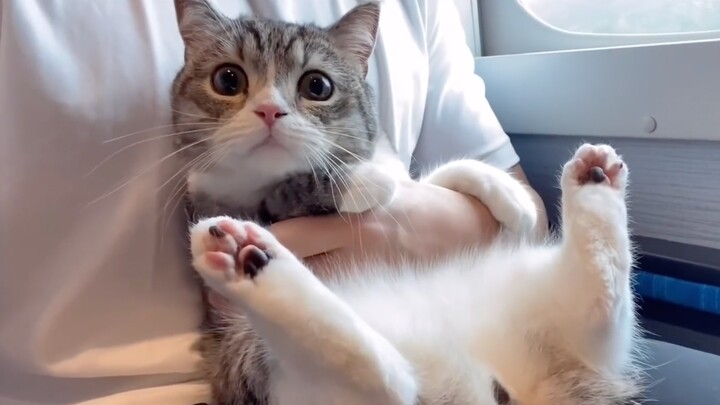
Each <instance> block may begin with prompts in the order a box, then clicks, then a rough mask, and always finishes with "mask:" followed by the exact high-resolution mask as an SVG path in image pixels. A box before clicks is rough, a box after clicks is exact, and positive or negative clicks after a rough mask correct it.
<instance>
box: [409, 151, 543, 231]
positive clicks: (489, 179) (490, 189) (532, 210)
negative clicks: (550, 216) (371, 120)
mask: <svg viewBox="0 0 720 405" xmlns="http://www.w3.org/2000/svg"><path fill="white" fill-rule="evenodd" d="M421 181H423V182H427V183H430V184H434V185H437V186H440V187H444V188H448V189H450V190H454V191H457V192H459V193H463V194H468V195H471V196H473V197H475V198H477V199H478V200H480V201H482V203H483V204H485V206H487V207H488V209H489V210H490V212H491V213H492V214H493V216H494V217H495V218H496V219H497V220H498V221H499V222H500V223H501V224H502V225H503V226H504V227H505V228H506V229H507V230H509V231H511V232H512V233H513V234H515V235H521V236H526V235H530V234H531V233H532V232H533V230H534V229H535V225H536V224H537V220H538V212H537V207H536V206H535V202H534V201H533V199H532V196H531V195H530V193H529V191H528V190H527V188H525V186H524V185H523V184H522V183H520V182H519V181H518V180H517V179H515V178H514V177H512V175H510V174H509V173H507V172H505V171H502V170H500V169H498V168H495V167H493V166H490V165H488V164H487V163H483V162H481V161H477V160H471V159H463V160H456V161H452V162H449V163H447V164H444V165H442V166H440V167H438V168H437V169H435V170H434V171H432V172H431V173H430V174H429V175H427V176H425V177H424V178H423V179H422V180H421Z"/></svg>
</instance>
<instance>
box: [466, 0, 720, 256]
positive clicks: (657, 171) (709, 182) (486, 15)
mask: <svg viewBox="0 0 720 405" xmlns="http://www.w3.org/2000/svg"><path fill="white" fill-rule="evenodd" d="M471 1H474V2H476V4H477V5H478V7H477V12H478V21H479V23H480V29H479V30H478V31H479V33H480V38H479V39H478V40H480V41H481V44H482V50H483V53H482V54H479V53H476V58H475V67H476V73H477V74H478V75H479V76H480V77H482V78H483V79H484V81H485V85H486V97H487V98H488V100H489V101H490V105H491V106H492V108H493V110H494V112H495V113H496V115H497V117H498V119H499V120H500V123H501V125H502V126H503V128H504V129H505V131H506V132H507V133H508V134H510V136H511V137H512V138H513V143H515V144H516V145H517V146H518V147H519V148H520V149H519V151H520V150H522V152H523V153H525V155H524V156H525V157H523V154H521V159H523V161H522V164H523V167H524V168H525V171H526V172H527V173H528V176H529V177H530V180H531V182H533V180H535V185H536V186H539V188H540V189H541V195H542V197H543V198H544V199H545V201H546V204H547V205H548V206H549V207H552V206H553V205H554V203H555V202H556V201H557V198H558V195H557V190H556V189H555V187H556V182H555V181H554V177H552V176H555V175H556V174H557V172H558V170H557V169H559V165H560V164H561V163H562V161H563V160H562V159H564V158H566V157H565V155H564V153H565V152H567V153H569V149H571V147H572V146H573V145H575V146H576V145H577V144H579V143H581V142H610V143H612V144H614V145H615V146H617V147H618V149H619V150H620V152H621V153H623V151H625V152H626V153H627V154H628V156H627V157H628V158H629V161H628V164H629V166H630V167H631V170H633V168H634V169H635V170H633V175H632V179H633V183H634V184H635V186H633V187H632V190H631V214H632V217H633V218H634V219H635V220H636V221H635V222H634V226H633V227H634V229H635V231H636V235H637V236H638V237H639V238H642V239H643V241H642V243H641V246H640V248H641V250H642V251H643V252H644V253H650V254H653V253H667V250H666V249H665V248H663V247H662V246H664V244H663V243H664V242H666V241H668V242H672V243H675V244H678V245H684V246H688V247H699V248H702V249H701V250H702V251H701V252H700V253H698V254H695V253H693V252H692V251H693V250H694V249H689V250H688V252H689V253H688V254H687V255H684V254H680V253H678V252H679V251H680V249H674V252H673V254H671V256H673V257H676V258H680V257H682V259H683V260H688V261H702V260H707V258H708V257H709V254H708V252H718V253H720V209H718V208H717V207H720V181H718V180H717V177H716V173H718V172H720V111H718V106H720V80H718V79H717V73H716V72H718V71H720V38H718V37H720V33H715V32H706V33H683V34H671V35H604V34H575V33H568V32H562V31H561V30H557V29H554V28H552V27H549V26H547V25H546V24H542V23H540V24H538V22H537V21H536V19H534V17H532V16H530V15H529V13H528V12H527V10H526V9H525V8H524V7H523V6H522V5H521V4H519V3H518V2H517V0H471ZM503 4H504V5H505V6H503ZM498 11H500V13H499V14H498ZM520 12H521V13H520ZM516 19H517V20H516ZM487 21H492V22H493V24H494V25H495V26H497V27H506V28H508V27H509V28H508V29H512V30H514V31H515V37H517V38H516V39H518V38H520V39H522V36H523V35H524V36H526V37H527V38H530V39H532V41H534V42H533V43H534V44H537V43H539V42H538V41H536V39H537V38H541V39H542V40H543V41H552V40H553V39H554V38H565V39H563V40H562V41H565V42H560V43H558V44H552V43H549V45H548V44H544V45H543V46H544V48H542V49H543V50H542V51H540V50H539V48H532V47H526V48H523V49H522V50H523V52H519V51H520V50H521V49H520V48H519V47H515V48H512V49H505V50H503V52H505V51H511V52H506V53H501V52H499V51H498V49H499V48H497V46H496V45H497V44H493V41H494V40H495V38H492V36H493V35H495V32H494V31H493V30H492V29H488V27H487V26H486V25H485V24H487ZM527 24H531V25H532V26H533V27H535V28H538V27H540V28H541V29H543V30H547V31H548V32H549V34H548V35H545V36H544V37H542V35H540V34H538V33H537V31H536V30H535V31H534V30H533V29H535V28H532V29H530V30H529V31H527V32H523V31H522V30H523V29H524V28H525V26H526V25H527ZM491 28H492V27H491ZM533 46H535V45H533ZM525 51H527V52H525ZM546 138H547V139H549V140H552V139H554V141H552V142H555V145H554V146H549V145H548V144H547V142H545V139H546ZM559 139H560V140H559ZM552 142H550V143H552ZM518 147H516V149H518ZM553 148H554V149H553ZM530 149H532V151H530ZM560 149H562V150H560ZM565 149H568V150H567V151H565ZM561 154H562V155H563V156H560V155H561ZM531 155H532V156H531ZM526 166H527V167H526ZM550 166H552V167H550ZM534 172H537V173H534ZM533 177H535V178H533ZM550 183H552V184H550ZM656 242H661V243H659V244H658V243H656ZM716 256H718V257H720V255H716ZM710 265H711V266H713V267H715V266H717V263H713V264H710ZM718 269H719V270H720V267H718Z"/></svg>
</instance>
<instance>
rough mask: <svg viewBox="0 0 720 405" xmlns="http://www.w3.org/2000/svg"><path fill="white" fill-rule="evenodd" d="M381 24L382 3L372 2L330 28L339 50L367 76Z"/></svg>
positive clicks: (360, 6)
mask: <svg viewBox="0 0 720 405" xmlns="http://www.w3.org/2000/svg"><path fill="white" fill-rule="evenodd" d="M379 23H380V3H379V2H378V1H371V2H368V3H365V4H361V5H359V6H356V7H355V8H353V9H352V10H350V11H349V12H347V14H345V15H344V16H343V17H342V18H341V19H340V21H338V22H337V23H335V25H333V26H331V27H330V28H328V33H329V34H330V38H331V39H332V41H333V43H334V44H335V46H336V47H337V48H338V50H340V52H342V53H343V54H344V55H345V56H346V57H348V58H349V59H350V60H351V61H353V62H354V63H357V64H358V65H359V66H360V67H361V69H362V71H363V74H367V70H368V59H369V58H370V54H372V51H373V48H375V39H376V37H377V31H378V25H379Z"/></svg>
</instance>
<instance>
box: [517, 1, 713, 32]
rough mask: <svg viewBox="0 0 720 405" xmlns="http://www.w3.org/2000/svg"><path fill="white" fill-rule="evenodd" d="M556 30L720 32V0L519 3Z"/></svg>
mask: <svg viewBox="0 0 720 405" xmlns="http://www.w3.org/2000/svg"><path fill="white" fill-rule="evenodd" d="M519 1H520V3H521V4H522V5H523V6H524V7H525V8H526V9H527V10H528V11H529V12H530V13H532V14H534V15H535V16H536V17H537V18H539V19H541V20H542V21H544V22H546V23H547V24H549V25H552V26H554V27H556V28H559V29H562V30H566V31H571V32H578V33H592V34H669V33H680V32H702V31H716V30H720V1H718V0H685V1H678V0H604V1H597V0H519Z"/></svg>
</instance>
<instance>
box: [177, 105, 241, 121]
mask: <svg viewBox="0 0 720 405" xmlns="http://www.w3.org/2000/svg"><path fill="white" fill-rule="evenodd" d="M170 111H172V112H174V113H176V114H180V115H185V116H187V117H192V118H200V119H202V120H207V121H213V122H227V121H228V120H229V119H228V118H215V117H208V116H206V115H200V114H192V113H189V112H186V111H180V110H176V109H174V108H171V109H170Z"/></svg>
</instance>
